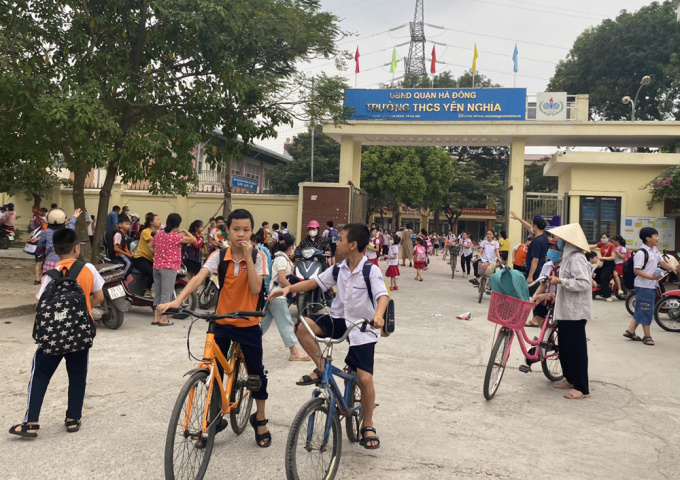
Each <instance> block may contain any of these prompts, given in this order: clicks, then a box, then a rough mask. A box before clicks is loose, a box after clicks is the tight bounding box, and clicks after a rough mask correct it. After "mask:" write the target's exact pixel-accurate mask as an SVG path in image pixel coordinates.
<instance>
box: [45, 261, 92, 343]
mask: <svg viewBox="0 0 680 480" xmlns="http://www.w3.org/2000/svg"><path fill="white" fill-rule="evenodd" d="M84 266H85V262H81V261H79V260H76V261H75V262H73V265H71V268H70V269H66V268H63V269H62V270H60V271H59V270H50V271H49V272H47V274H46V275H49V277H50V278H51V279H52V281H51V282H50V283H48V284H47V286H46V287H45V291H44V292H43V294H42V295H41V297H40V300H39V301H38V307H37V309H36V315H35V324H34V325H33V339H34V340H35V341H36V343H37V344H38V345H40V348H41V349H42V351H43V353H45V354H47V355H65V354H67V353H73V352H80V351H82V350H85V349H87V348H90V347H91V346H92V340H93V339H94V336H95V335H96V333H97V329H96V327H95V325H94V322H93V321H92V318H91V317H90V312H89V310H88V308H87V302H86V299H85V293H84V292H83V289H82V287H81V286H80V284H79V283H78V281H77V280H76V279H77V278H78V274H80V272H81V270H82V269H83V267H84Z"/></svg>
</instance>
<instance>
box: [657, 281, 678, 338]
mask: <svg viewBox="0 0 680 480" xmlns="http://www.w3.org/2000/svg"><path fill="white" fill-rule="evenodd" d="M654 321H656V323H657V325H659V327H661V328H662V329H664V330H666V331H667V332H680V290H670V291H668V292H664V293H662V295H661V298H660V299H659V298H658V297H657V302H656V305H654Z"/></svg>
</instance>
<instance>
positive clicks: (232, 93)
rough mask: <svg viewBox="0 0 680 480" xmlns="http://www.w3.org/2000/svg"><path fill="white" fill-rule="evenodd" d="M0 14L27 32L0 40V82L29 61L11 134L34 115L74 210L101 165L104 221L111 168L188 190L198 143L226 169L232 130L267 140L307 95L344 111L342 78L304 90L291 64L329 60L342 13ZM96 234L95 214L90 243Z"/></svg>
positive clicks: (164, 8)
mask: <svg viewBox="0 0 680 480" xmlns="http://www.w3.org/2000/svg"><path fill="white" fill-rule="evenodd" d="M0 19H2V20H3V23H2V24H3V25H6V26H7V27H6V29H5V30H4V31H3V32H2V34H3V35H4V37H3V38H5V40H6V39H11V38H14V37H17V38H19V39H20V40H21V41H19V42H17V45H16V46H14V45H13V44H11V43H10V44H8V43H7V42H6V41H5V42H4V46H7V47H8V48H9V51H3V52H0V65H2V68H3V70H2V72H3V76H4V74H5V72H14V73H13V74H12V75H9V74H8V75H7V77H9V78H10V79H13V78H15V77H17V74H16V72H17V71H19V70H21V69H23V70H24V72H26V73H25V78H24V79H23V81H22V82H18V83H17V85H29V86H31V88H30V96H29V99H30V101H27V102H25V103H19V105H18V106H17V107H14V109H13V111H14V112H15V114H14V115H13V116H11V121H9V122H8V123H7V125H8V128H9V129H10V130H19V131H25V130H26V129H28V128H29V127H30V125H31V124H34V123H35V122H36V121H37V120H38V119H41V120H42V122H43V125H42V127H41V129H40V131H39V132H38V133H39V134H41V135H42V136H44V137H45V139H46V141H45V142H44V145H45V147H46V148H49V149H50V155H52V156H54V155H55V154H59V155H61V158H62V159H63V161H64V163H65V165H66V166H67V168H69V169H70V170H71V171H72V172H73V173H74V181H73V186H74V203H75V205H76V207H81V208H82V207H84V181H85V178H86V176H87V174H88V172H89V171H90V170H91V168H93V167H103V168H105V169H106V171H107V175H106V180H105V182H104V185H103V187H102V189H101V192H100V201H99V209H98V212H97V215H98V217H99V218H104V217H105V216H106V213H107V212H108V209H109V199H110V192H111V187H112V185H113V183H114V181H115V179H116V177H117V176H118V175H120V176H121V177H122V181H123V182H137V181H141V180H144V181H148V182H149V184H150V191H151V192H152V193H170V192H174V193H179V194H186V193H187V192H188V191H189V190H190V189H191V188H192V186H193V184H194V183H195V181H196V173H195V170H194V168H193V161H194V157H193V150H194V148H195V146H196V145H197V144H199V143H200V142H203V143H205V142H207V143H208V145H210V144H212V146H214V147H215V148H207V149H206V160H207V162H208V163H209V164H212V165H215V166H218V167H222V166H223V165H227V166H228V161H229V159H230V158H231V157H232V155H235V154H237V153H238V152H239V151H240V148H241V146H240V143H239V141H238V139H239V137H240V139H241V140H242V141H243V142H244V143H245V144H248V143H250V142H252V140H254V139H257V138H265V137H269V136H274V135H275V132H276V127H277V126H280V125H282V124H290V123H292V121H293V119H295V118H302V117H304V116H305V115H309V113H310V108H309V103H310V102H318V104H319V106H321V105H323V111H324V112H325V114H326V117H327V118H330V119H333V120H336V121H340V120H341V119H342V118H343V116H344V112H343V109H342V105H341V102H339V99H340V98H341V96H342V92H341V88H337V87H339V86H341V85H344V81H341V80H339V79H338V78H336V77H326V76H323V75H322V76H321V77H319V78H318V81H317V83H316V87H317V89H318V92H322V93H317V94H314V95H308V94H307V92H306V89H308V88H309V84H310V79H309V78H307V77H305V76H304V75H302V74H301V73H300V72H299V70H298V68H299V64H300V62H301V61H305V60H308V59H310V58H315V57H318V56H322V57H330V56H334V55H335V54H336V46H335V41H336V39H337V37H338V35H339V34H340V32H339V30H338V28H337V18H336V17H335V16H334V15H332V14H330V13H326V12H322V11H321V10H320V6H319V2H318V1H317V0H306V1H298V2H281V1H277V0H238V1H237V0H202V1H199V2H186V1H183V0H163V1H160V0H141V1H138V0H135V1H133V0H107V1H102V0H85V1H75V0H62V1H57V2H32V1H29V0H18V1H17V2H12V3H3V4H2V5H0ZM3 82H4V79H3V78H0V84H2V83H3ZM9 98H12V97H11V96H10V97H9ZM304 106H307V108H301V107H304ZM0 108H1V109H2V110H5V111H6V110H8V109H7V108H6V106H2V107H0ZM319 108H321V107H319ZM10 110H12V109H10ZM300 112H302V113H300ZM4 121H5V119H3V122H4ZM216 126H219V128H220V130H221V132H222V134H223V138H221V139H220V138H216V137H214V136H213V135H212V131H213V129H214V128H215V127H216ZM20 158H23V159H25V160H27V161H30V160H31V158H29V157H26V156H21V157H20ZM227 171H228V172H229V170H227ZM229 199H230V190H229V191H228V193H227V198H225V200H229ZM227 203H228V202H227ZM79 228H80V231H81V232H82V231H83V229H84V222H83V221H80V222H79ZM103 230H104V224H103V223H102V222H98V224H97V231H96V232H95V236H96V239H97V240H99V239H101V237H102V235H103Z"/></svg>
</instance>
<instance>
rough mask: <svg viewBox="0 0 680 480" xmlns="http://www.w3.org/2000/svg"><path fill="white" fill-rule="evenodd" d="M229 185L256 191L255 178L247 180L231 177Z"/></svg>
mask: <svg viewBox="0 0 680 480" xmlns="http://www.w3.org/2000/svg"><path fill="white" fill-rule="evenodd" d="M231 186H232V187H237V188H244V189H246V190H254V191H257V180H248V179H247V178H241V177H231Z"/></svg>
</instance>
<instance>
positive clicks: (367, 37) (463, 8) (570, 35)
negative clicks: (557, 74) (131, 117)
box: [258, 0, 651, 151]
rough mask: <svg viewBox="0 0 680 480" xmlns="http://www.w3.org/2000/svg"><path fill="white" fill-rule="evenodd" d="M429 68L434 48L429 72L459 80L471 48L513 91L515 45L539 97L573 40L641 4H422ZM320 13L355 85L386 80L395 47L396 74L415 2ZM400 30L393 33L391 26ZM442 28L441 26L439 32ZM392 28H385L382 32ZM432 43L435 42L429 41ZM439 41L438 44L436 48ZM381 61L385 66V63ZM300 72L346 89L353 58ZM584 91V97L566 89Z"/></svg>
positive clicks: (368, 0)
mask: <svg viewBox="0 0 680 480" xmlns="http://www.w3.org/2000/svg"><path fill="white" fill-rule="evenodd" d="M424 2H425V8H424V11H425V23H426V24H430V25H433V26H428V25H426V26H425V37H426V39H427V43H426V46H425V51H426V58H427V62H426V68H427V69H428V71H429V68H430V63H429V62H430V58H431V52H432V47H433V46H435V47H436V54H437V60H439V61H440V62H444V64H442V63H439V64H437V73H441V72H443V71H450V72H451V73H452V74H453V75H454V76H459V75H461V74H462V73H463V72H464V71H465V70H468V69H469V68H470V67H471V65H472V54H473V48H474V45H475V43H476V44H477V49H478V52H479V58H478V60H477V69H478V70H479V72H480V73H482V74H484V75H486V76H488V77H490V78H491V80H492V81H493V82H494V83H498V84H500V85H503V86H505V87H512V86H513V72H512V66H513V63H512V52H513V49H514V47H515V43H517V48H518V50H519V71H518V74H517V78H516V82H517V83H516V86H517V87H526V88H527V90H528V92H529V93H536V92H543V91H545V89H546V85H547V83H548V81H549V80H550V78H551V77H552V75H553V73H554V70H555V65H556V64H557V62H558V61H559V60H561V59H563V58H565V57H566V55H567V53H568V52H569V49H570V48H571V46H572V44H573V43H574V40H575V39H576V37H578V36H579V34H580V33H582V32H583V31H584V30H586V29H587V28H589V27H593V26H596V25H598V24H600V23H601V22H602V21H603V20H604V19H606V18H615V17H616V16H617V15H618V14H619V12H620V11H621V10H624V9H625V10H631V11H634V10H637V9H639V8H640V7H642V6H644V5H647V4H649V3H651V2H650V1H649V0H597V1H595V0H571V1H570V2H564V1H562V0H424ZM321 4H322V5H323V8H324V9H325V10H329V11H331V12H333V13H335V14H336V15H337V16H338V17H339V18H340V19H341V21H340V26H341V28H342V29H343V30H344V31H346V32H349V33H350V34H351V36H349V37H347V38H345V39H343V40H340V41H339V45H340V47H341V48H343V49H345V50H347V51H349V52H351V53H352V54H353V53H354V51H355V50H356V48H357V46H358V47H359V52H360V60H359V61H360V69H361V73H359V74H358V75H357V78H356V81H357V87H358V88H378V87H379V84H381V83H387V82H389V81H390V79H391V74H390V72H389V70H390V67H389V63H390V62H391V58H392V49H393V47H395V46H396V48H397V57H398V58H399V63H398V68H397V72H396V74H395V76H396V77H399V76H401V75H403V72H404V65H403V58H404V57H405V56H407V55H408V51H409V45H408V42H409V29H408V22H410V21H412V20H413V14H414V9H415V4H416V2H415V0H321ZM402 25H404V26H403V27H401V28H396V27H400V26H402ZM442 27H443V28H442ZM391 29H394V30H392V31H389V30H391ZM432 41H434V42H437V44H436V45H435V44H433V43H432ZM441 44H444V45H441ZM385 64H388V65H387V66H385ZM302 68H303V69H305V70H306V71H307V72H308V73H313V72H321V71H325V72H326V73H327V74H329V75H333V74H339V75H343V76H346V78H347V81H348V83H349V84H350V85H352V86H354V82H355V75H354V61H350V62H349V63H348V65H347V70H345V71H338V70H336V68H335V66H334V64H333V62H329V61H324V60H319V61H316V62H314V63H311V64H309V65H306V66H303V67H302ZM569 93H584V92H569ZM304 130H305V127H304V125H296V126H295V127H294V128H293V129H283V130H281V131H280V134H279V138H278V139H277V140H267V141H264V142H258V143H261V144H262V145H263V146H265V147H267V148H271V149H272V150H277V151H282V148H283V141H284V140H285V138H286V137H289V138H292V137H293V136H294V135H295V134H296V133H299V132H300V131H304Z"/></svg>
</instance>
